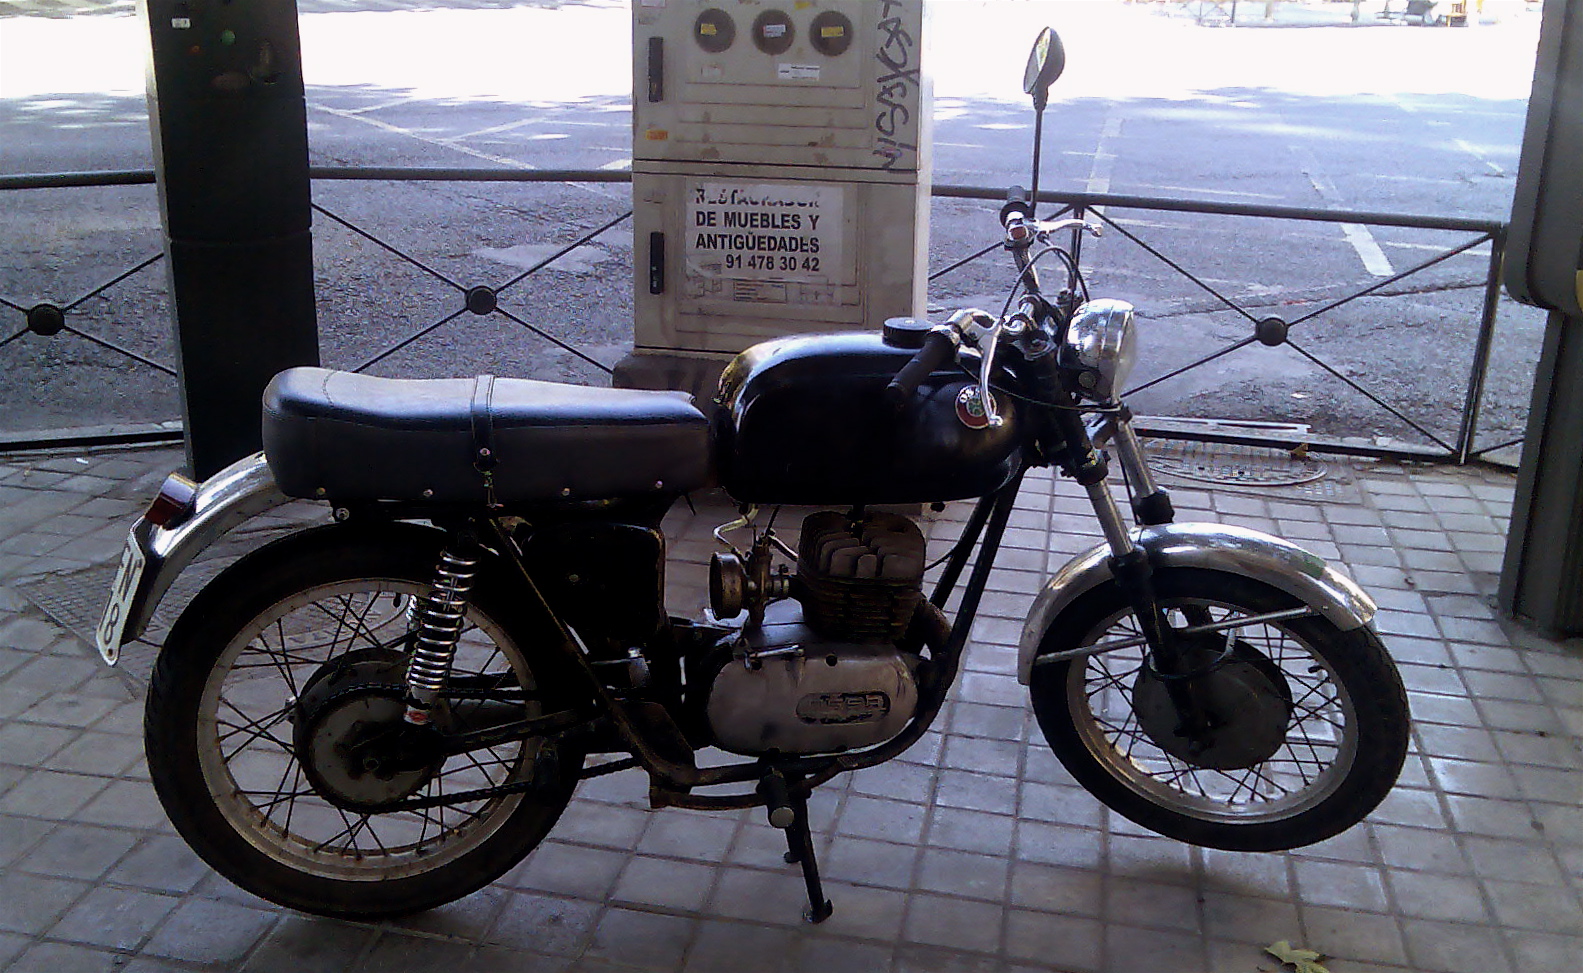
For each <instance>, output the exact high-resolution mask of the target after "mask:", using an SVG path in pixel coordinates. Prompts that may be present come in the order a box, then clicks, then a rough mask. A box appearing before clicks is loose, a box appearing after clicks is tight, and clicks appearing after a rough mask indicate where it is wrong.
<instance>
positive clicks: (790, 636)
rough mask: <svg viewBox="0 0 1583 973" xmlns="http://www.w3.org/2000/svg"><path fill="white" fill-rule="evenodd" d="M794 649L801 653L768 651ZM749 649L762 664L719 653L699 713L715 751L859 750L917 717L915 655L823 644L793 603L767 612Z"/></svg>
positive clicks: (780, 604) (752, 635)
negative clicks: (704, 704)
mask: <svg viewBox="0 0 1583 973" xmlns="http://www.w3.org/2000/svg"><path fill="white" fill-rule="evenodd" d="M793 648H796V649H797V650H799V651H796V652H787V651H780V652H777V651H776V650H789V649H793ZM747 649H748V653H749V655H750V656H760V657H761V658H759V660H758V661H757V662H756V663H755V664H754V665H753V666H750V665H748V664H746V663H744V661H743V660H742V659H741V658H738V657H735V656H734V655H733V654H732V653H730V652H722V653H721V656H722V658H721V664H720V666H719V669H718V670H717V671H716V674H715V675H714V678H713V681H712V683H711V685H710V687H709V702H708V704H707V707H706V714H707V718H708V721H709V726H710V728H711V730H712V732H713V735H714V738H715V744H716V745H717V746H719V747H720V748H721V749H723V750H728V751H730V752H732V753H738V754H744V755H748V756H757V755H760V754H765V753H769V752H771V751H775V752H778V753H783V754H814V753H837V752H840V751H844V750H856V749H861V748H864V747H870V746H874V745H876V744H879V743H883V742H885V741H886V740H889V739H890V738H891V737H893V736H895V735H896V734H898V733H900V732H901V731H902V729H903V728H904V727H905V726H906V725H907V722H908V720H910V719H911V718H912V716H913V713H914V712H916V711H917V708H918V682H917V668H918V665H919V659H918V657H917V656H915V655H912V654H911V653H907V652H902V651H901V650H899V649H897V648H896V647H895V646H894V645H888V644H858V643H851V642H835V641H829V640H826V639H822V638H820V636H819V635H818V634H817V633H815V632H814V630H813V629H812V628H810V627H809V626H808V625H807V623H805V622H804V621H803V615H802V606H801V605H799V604H798V603H797V602H796V601H794V600H791V599H786V600H783V601H777V602H775V603H773V604H771V605H769V606H768V607H767V608H766V609H765V613H764V624H763V625H762V626H760V627H759V628H758V629H757V630H755V631H753V632H750V633H748V635H747ZM765 653H773V654H770V655H768V656H767V657H763V656H764V654H765Z"/></svg>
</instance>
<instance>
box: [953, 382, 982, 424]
mask: <svg viewBox="0 0 1583 973" xmlns="http://www.w3.org/2000/svg"><path fill="white" fill-rule="evenodd" d="M956 417H957V419H959V420H960V421H961V423H962V425H964V426H966V427H967V428H969V429H988V428H989V413H988V412H987V411H986V410H985V408H984V396H983V395H981V394H979V388H978V386H977V385H965V386H963V387H962V391H960V392H958V393H957V396H956Z"/></svg>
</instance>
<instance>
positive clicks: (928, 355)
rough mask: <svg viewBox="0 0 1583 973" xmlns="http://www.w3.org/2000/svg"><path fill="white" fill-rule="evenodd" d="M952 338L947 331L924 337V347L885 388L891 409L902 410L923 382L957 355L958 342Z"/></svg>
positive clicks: (930, 333) (933, 332) (931, 332)
mask: <svg viewBox="0 0 1583 973" xmlns="http://www.w3.org/2000/svg"><path fill="white" fill-rule="evenodd" d="M951 337H952V336H951V334H950V333H949V332H947V331H930V332H929V333H928V334H927V335H925V336H924V339H923V347H922V348H919V349H918V353H917V354H915V355H913V356H912V360H911V361H909V362H907V364H905V365H903V366H902V367H901V371H899V372H897V373H896V377H895V378H893V379H891V380H890V384H889V385H887V386H885V401H886V402H888V403H889V404H890V406H891V408H894V409H900V408H901V407H902V406H904V405H906V404H907V402H908V401H910V400H911V399H912V397H913V394H914V393H915V392H917V391H918V386H919V385H921V384H922V383H923V380H924V379H926V378H928V377H929V375H930V373H932V372H933V371H934V370H935V369H937V368H939V367H940V366H941V365H943V364H945V362H946V360H947V359H949V358H950V357H952V356H953V355H954V354H955V353H956V342H955V341H953V340H951Z"/></svg>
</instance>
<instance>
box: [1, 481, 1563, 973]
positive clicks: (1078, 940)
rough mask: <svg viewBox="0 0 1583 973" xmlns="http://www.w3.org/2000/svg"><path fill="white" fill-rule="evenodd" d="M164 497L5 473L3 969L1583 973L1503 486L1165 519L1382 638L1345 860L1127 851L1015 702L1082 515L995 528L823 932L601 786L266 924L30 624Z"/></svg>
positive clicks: (115, 708) (1558, 683)
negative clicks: (1385, 787) (1258, 558)
mask: <svg viewBox="0 0 1583 973" xmlns="http://www.w3.org/2000/svg"><path fill="white" fill-rule="evenodd" d="M177 462H178V456H177V454H175V453H174V452H172V451H169V450H150V451H132V452H105V453H100V454H90V455H84V456H63V455H58V454H57V455H52V456H50V457H38V458H24V457H17V456H10V457H0V580H3V581H4V584H5V587H4V588H0V717H3V721H0V869H3V871H0V964H4V965H5V967H6V968H7V969H10V970H15V971H19V973H20V971H24V970H29V971H31V970H49V971H59V970H72V971H75V970H84V971H100V970H103V971H109V970H124V971H127V973H133V971H137V973H146V971H153V970H198V969H204V970H247V971H254V970H257V971H266V970H271V971H272V970H283V971H291V973H312V971H317V970H336V971H347V973H362V971H378V970H400V971H413V973H419V971H425V970H444V971H447V973H464V971H472V970H522V971H543V970H567V969H570V970H583V971H595V970H603V971H609V970H633V969H645V970H647V969H658V970H673V969H675V970H689V971H691V970H699V971H703V970H729V971H759V970H784V971H803V970H807V971H821V973H824V971H830V973H835V971H844V970H851V971H862V973H869V971H897V973H900V971H915V970H916V971H925V970H928V971H945V970H1002V969H1004V970H1047V969H1056V970H1116V971H1143V970H1151V971H1152V970H1162V971H1167V970H1168V971H1171V973H1191V971H1195V970H1214V971H1217V973H1253V971H1257V970H1274V969H1277V968H1279V964H1278V963H1276V962H1275V961H1274V960H1273V959H1272V958H1271V957H1269V956H1265V955H1263V954H1262V953H1261V948H1262V947H1263V946H1265V945H1267V944H1270V943H1272V942H1274V941H1277V940H1288V941H1290V942H1292V943H1293V944H1297V945H1303V946H1307V947H1309V948H1312V949H1316V950H1319V951H1320V952H1322V953H1324V954H1326V955H1327V956H1328V957H1330V958H1329V959H1328V960H1327V961H1326V966H1327V967H1328V968H1329V969H1330V970H1331V971H1333V973H1346V971H1360V970H1370V971H1383V970H1403V969H1410V970H1435V971H1469V973H1497V971H1507V970H1513V971H1562V970H1578V969H1583V907H1580V903H1579V897H1578V896H1579V890H1580V889H1583V809H1580V807H1579V798H1580V796H1583V787H1580V782H1583V776H1580V775H1579V774H1578V768H1579V764H1580V762H1583V756H1580V751H1579V744H1580V738H1583V658H1580V657H1579V652H1578V648H1579V647H1578V646H1576V645H1573V646H1570V647H1568V646H1564V645H1558V644H1556V643H1552V642H1548V641H1545V640H1542V639H1539V638H1536V637H1534V636H1532V635H1530V634H1527V633H1525V632H1523V631H1521V630H1518V629H1514V628H1512V627H1510V626H1508V625H1506V624H1503V623H1501V622H1500V621H1499V620H1498V619H1497V618H1496V617H1495V616H1494V613H1493V612H1492V610H1491V608H1490V604H1489V598H1488V595H1489V593H1490V591H1491V590H1492V585H1493V581H1494V574H1495V572H1496V571H1497V570H1498V568H1499V560H1500V551H1501V547H1502V536H1503V535H1502V532H1503V530H1504V529H1505V525H1506V522H1507V517H1508V513H1509V506H1510V498H1511V493H1512V481H1511V478H1510V477H1509V476H1506V475H1504V474H1500V473H1496V472H1492V471H1482V470H1451V469H1434V468H1427V467H1415V468H1411V469H1404V468H1403V467H1401V466H1397V465H1390V464H1381V465H1374V464H1366V463H1365V464H1361V465H1357V466H1351V467H1343V468H1341V469H1338V470H1337V477H1338V479H1341V480H1346V481H1347V488H1346V489H1344V490H1340V491H1338V492H1337V493H1336V494H1335V495H1333V496H1331V497H1329V498H1328V500H1327V501H1326V502H1324V503H1322V504H1321V503H1314V502H1308V501H1304V500H1294V499H1290V498H1283V499H1273V498H1272V497H1271V496H1270V495H1268V494H1267V495H1265V496H1259V495H1257V494H1254V493H1252V492H1249V491H1245V490H1238V491H1232V490H1216V491H1204V490H1196V489H1177V490H1175V491H1174V492H1175V497H1176V499H1177V502H1178V506H1179V508H1180V509H1181V510H1182V512H1183V515H1184V519H1185V518H1198V519H1220V520H1225V521H1229V522H1234V523H1240V524H1245V525H1248V526H1253V527H1259V528H1263V529H1266V530H1273V531H1275V532H1277V533H1281V534H1284V535H1286V536H1289V537H1292V538H1294V539H1296V540H1298V541H1299V542H1301V543H1304V544H1306V545H1308V546H1309V547H1311V548H1312V549H1313V550H1315V551H1316V552H1318V553H1320V554H1321V555H1323V556H1325V557H1327V558H1331V559H1334V560H1338V561H1339V562H1340V563H1341V564H1342V565H1344V566H1345V567H1346V568H1347V569H1348V570H1349V571H1350V572H1351V573H1352V574H1353V575H1354V576H1356V577H1358V578H1359V579H1360V580H1361V581H1362V582H1364V583H1365V585H1367V586H1368V587H1369V588H1370V590H1371V591H1372V592H1373V593H1374V595H1375V596H1376V597H1377V598H1378V600H1379V601H1380V603H1381V605H1382V606H1383V611H1382V612H1381V615H1380V618H1379V627H1380V628H1381V630H1382V631H1383V633H1384V634H1385V638H1386V641H1387V643H1388V645H1389V646H1390V648H1391V649H1392V651H1393V652H1394V654H1395V656H1396V658H1397V660H1398V661H1399V662H1400V664H1401V667H1402V670H1403V672H1404V674H1405V677H1406V681H1407V685H1408V687H1409V689H1410V690H1411V693H1412V702H1413V707H1414V715H1415V718H1416V726H1415V730H1414V735H1413V741H1414V745H1413V751H1412V753H1411V755H1410V757H1409V760H1408V764H1407V768H1406V771H1405V773H1404V775H1403V777H1402V781H1401V784H1400V786H1399V787H1398V789H1397V790H1396V791H1395V792H1394V793H1393V794H1392V795H1391V796H1390V797H1389V798H1388V799H1387V800H1386V801H1385V803H1384V804H1383V805H1382V806H1381V808H1380V809H1379V810H1378V811H1377V812H1376V813H1375V814H1374V815H1373V816H1372V817H1371V818H1370V819H1369V820H1368V821H1367V822H1366V823H1365V824H1363V825H1361V826H1359V827H1357V828H1355V829H1353V830H1352V831H1350V832H1348V833H1346V834H1344V835H1341V836H1340V837H1338V838H1335V839H1332V840H1330V841H1327V842H1324V843H1322V844H1319V845H1315V846H1311V847H1308V848H1304V849H1300V850H1298V851H1295V852H1291V853H1285V854H1266V855H1255V854H1230V853H1223V852H1215V851H1204V850H1200V849H1195V848H1191V847H1188V846H1185V845H1181V844H1177V843H1175V842H1172V841H1166V840H1162V839H1159V838H1155V837H1152V836H1150V835H1148V834H1147V833H1142V832H1140V831H1139V830H1138V829H1136V828H1135V827H1133V826H1131V825H1129V824H1128V823H1127V822H1125V821H1123V820H1121V819H1119V818H1118V817H1117V816H1115V815H1113V814H1110V813H1109V812H1107V811H1106V810H1105V809H1104V808H1103V807H1102V806H1101V805H1100V804H1098V803H1097V802H1096V801H1094V800H1093V799H1092V798H1090V797H1088V796H1087V795H1086V794H1085V793H1084V792H1082V791H1081V790H1079V789H1078V788H1076V787H1075V786H1074V785H1073V784H1072V782H1071V780H1070V778H1068V777H1067V776H1066V775H1065V773H1064V772H1063V771H1062V770H1061V769H1060V767H1059V766H1058V765H1057V763H1056V762H1055V760H1054V759H1053V758H1052V757H1051V756H1050V754H1049V753H1048V751H1047V750H1046V749H1045V747H1044V745H1043V743H1042V741H1041V739H1040V738H1039V734H1038V731H1037V729H1034V728H1032V727H1031V721H1030V718H1029V715H1028V712H1027V709H1026V707H1025V705H1024V696H1023V693H1022V691H1021V690H1020V688H1019V687H1018V686H1017V685H1016V683H1015V681H1014V677H1013V675H1012V674H1011V668H1012V662H1013V659H1014V652H1013V651H1012V650H1011V649H1010V648H1009V646H1010V645H1012V644H1013V643H1014V641H1015V638H1016V634H1017V631H1018V628H1019V624H1020V618H1021V615H1022V613H1023V612H1024V611H1025V609H1026V606H1027V603H1028V599H1029V597H1030V593H1031V592H1032V591H1033V590H1035V588H1036V587H1037V585H1038V584H1039V582H1040V580H1041V577H1042V574H1043V572H1045V571H1047V570H1049V569H1050V568H1051V567H1053V566H1054V565H1056V564H1058V563H1060V562H1061V561H1062V560H1064V558H1065V557H1067V556H1068V555H1070V554H1071V553H1073V552H1075V551H1076V550H1079V549H1081V548H1084V547H1087V546H1088V545H1090V544H1091V543H1093V542H1094V541H1095V537H1094V536H1093V534H1092V532H1091V529H1090V527H1091V524H1092V520H1091V517H1089V516H1088V515H1086V513H1085V508H1084V504H1083V502H1082V501H1081V500H1080V499H1079V497H1078V494H1077V493H1076V492H1075V491H1074V490H1073V489H1072V488H1071V487H1070V486H1069V485H1067V484H1056V485H1052V483H1051V481H1050V479H1049V478H1048V477H1044V478H1039V479H1035V480H1034V481H1033V482H1031V483H1030V484H1029V486H1028V488H1027V489H1026V491H1025V493H1024V498H1023V504H1022V506H1021V508H1020V509H1019V510H1018V512H1017V513H1016V515H1015V520H1014V523H1013V530H1012V531H1011V532H1010V534H1009V536H1008V543H1009V545H1010V546H1009V548H1008V549H1007V551H1006V555H1005V557H1004V559H1003V562H1002V563H1003V564H1004V565H1005V568H1004V569H1003V570H999V571H998V572H997V574H996V576H995V579H994V582H993V586H994V588H995V593H994V594H993V595H992V596H991V597H990V598H989V599H988V603H987V606H986V608H987V610H988V612H989V614H988V616H987V617H985V618H984V619H983V620H982V621H981V623H980V625H979V626H978V628H977V631H976V633H975V640H974V642H973V645H972V647H971V648H970V651H969V655H968V663H967V665H968V671H967V672H966V674H965V678H964V679H963V680H962V681H961V684H960V686H959V688H958V691H957V693H956V696H955V698H954V700H953V702H952V703H951V704H950V706H949V708H948V709H947V711H946V712H945V713H944V714H943V715H942V718H941V720H940V725H939V729H940V731H941V732H939V733H936V734H932V735H931V736H930V737H929V738H928V739H926V740H925V741H924V742H922V743H920V744H919V745H918V746H917V747H916V748H914V750H912V751H911V752H909V753H908V754H907V755H906V759H905V760H903V761H897V762H894V763H891V764H889V765H886V766H883V767H880V768H875V769H873V770H868V771H863V772H861V773H859V774H857V775H855V776H853V777H851V778H850V779H846V780H838V781H837V782H836V783H835V784H832V785H830V786H828V787H827V788H825V789H823V790H821V792H820V793H819V794H818V795H816V800H815V802H814V813H813V818H814V826H815V829H816V831H817V836H816V837H817V841H818V844H819V847H820V850H821V854H822V861H823V864H824V866H825V872H826V874H827V876H828V877H829V879H830V889H829V891H830V894H831V897H832V898H833V899H834V901H835V905H836V912H835V915H834V917H833V918H832V919H831V920H830V921H829V922H827V923H825V924H824V925H821V926H807V925H804V924H801V923H800V922H799V921H798V919H799V910H800V904H801V901H800V900H801V896H802V888H801V882H800V881H799V880H798V878H797V873H796V871H795V869H794V867H792V866H787V865H784V864H782V863H781V861H780V852H781V850H782V848H783V846H782V845H781V844H780V835H779V833H777V832H775V831H772V830H771V829H770V828H768V827H767V826H766V825H765V824H764V823H763V820H762V812H752V813H747V812H744V813H741V814H701V813H698V812H688V811H675V810H669V811H660V812H649V811H648V810H646V809H645V805H644V800H643V798H644V786H643V782H642V781H641V780H640V779H639V778H638V776H637V775H636V773H634V772H627V773H624V774H618V775H615V776H612V777H608V778H604V779H601V780H597V781H593V782H589V783H587V784H585V785H584V786H583V788H582V790H581V791H580V792H579V797H578V799H577V800H576V801H575V802H574V804H573V805H572V807H571V808H570V810H569V811H568V813H567V814H566V816H565V817H564V818H563V819H562V822H561V824H560V825H559V826H558V828H557V829H556V831H555V832H554V833H553V835H552V837H551V839H550V840H549V841H547V842H546V843H545V844H544V845H543V846H542V847H541V848H540V849H539V850H538V851H537V852H536V853H535V854H534V855H533V856H531V857H530V858H529V859H528V860H527V861H526V862H525V863H524V864H523V865H521V866H520V867H518V868H517V869H516V870H515V871H513V872H512V873H510V874H509V875H508V877H507V878H505V879H504V880H502V881H500V882H498V883H496V884H495V885H494V886H492V887H491V888H489V889H487V890H485V891H484V892H481V893H479V894H477V895H474V896H471V897H469V898H467V899H465V900H463V901H461V902H458V903H455V904H453V905H451V906H449V907H446V908H442V909H438V910H435V911H433V912H431V913H428V914H425V915H421V916H418V917H415V918H412V919H409V920H406V921H402V922H392V923H382V924H377V925H358V924H348V923H343V922H334V921H326V920H320V919H315V918H312V917H307V916H302V915H298V914H294V913H290V912H285V911H282V910H280V909H277V908H274V907H272V906H270V905H269V904H267V903H265V902H262V901H260V900H258V899H255V898H253V897H251V896H249V895H246V894H244V893H241V892H239V891H237V890H236V889H235V888H233V887H231V886H230V885H229V884H228V883H226V882H225V881H223V880H221V879H219V878H218V877H217V876H215V875H213V874H212V873H210V872H209V871H208V869H207V868H205V867H204V866H203V865H202V864H201V863H199V862H198V861H197V860H196V859H195V858H194V857H193V856H192V855H191V854H190V853H189V852H188V851H187V850H186V849H185V847H184V846H183V845H182V844H181V842H180V841H179V840H178V839H176V838H175V837H174V836H173V834H172V832H171V830H170V828H169V826H168V825H167V824H166V823H165V820H164V816H163V814H162V813H161V811H160V809H159V807H158V805H157V804H156V802H155V800H154V797H153V794H152V792H151V789H150V787H149V785H148V782H147V776H146V771H145V768H144V763H143V760H142V756H141V741H140V737H139V715H140V714H139V709H140V706H139V695H140V689H139V680H140V678H141V677H142V676H143V675H145V674H146V668H147V655H146V653H144V654H142V655H140V654H138V653H132V654H131V657H130V658H129V660H128V662H127V664H126V666H125V668H124V669H123V670H119V671H111V670H108V669H105V668H104V667H102V666H101V665H99V663H98V662H97V659H96V656H95V655H94V654H93V651H92V649H91V648H90V647H89V646H88V645H87V644H85V643H84V642H83V641H82V639H81V638H80V637H79V636H78V635H75V634H73V632H72V631H71V629H69V628H68V627H66V626H65V625H63V624H61V623H60V622H58V621H56V620H54V619H52V618H51V617H50V616H49V615H46V614H45V613H44V612H43V611H41V610H40V608H39V607H37V605H36V604H35V602H39V603H45V604H50V605H52V606H53V607H52V611H53V612H54V613H55V615H57V616H59V617H60V618H64V619H66V620H67V622H71V619H72V618H73V617H75V616H73V614H72V612H73V610H74V609H72V608H70V606H69V603H70V602H71V600H72V599H71V593H72V592H73V591H74V590H75V591H76V592H77V596H76V597H77V601H78V603H79V604H78V607H77V608H76V609H75V611H76V612H77V614H78V615H81V613H82V611H83V609H82V605H84V604H86V605H89V606H90V608H89V610H91V609H92V608H93V607H96V604H95V603H96V602H97V601H98V599H99V598H100V597H101V596H100V594H99V593H98V590H97V586H98V585H102V584H103V583H104V582H105V580H106V579H107V574H106V571H105V569H104V567H103V566H104V565H106V564H107V563H108V562H110V561H112V560H113V559H114V557H115V555H116V552H117V549H118V547H119V545H120V543H121V538H122V537H123V535H124V532H125V529H126V526H127V523H128V521H129V519H130V517H131V516H132V515H133V513H134V512H135V510H136V509H137V508H138V507H139V506H140V505H141V504H142V502H143V501H144V500H145V499H146V498H147V497H148V496H150V495H151V493H152V491H153V489H154V486H155V484H157V482H158V481H159V479H160V478H161V477H162V476H163V474H164V473H165V472H166V471H167V470H168V469H169V468H172V467H173V466H174V465H175V464H176V463H177ZM724 513H725V511H724V510H723V509H721V508H711V507H709V506H707V505H705V506H701V507H700V509H699V512H698V513H697V514H690V513H688V512H687V511H686V510H685V508H683V509H682V510H681V511H680V512H679V513H678V514H677V516H676V517H675V518H674V520H673V522H672V524H671V527H672V528H674V533H673V538H674V539H675V540H674V550H675V552H676V554H677V555H678V557H680V558H681V559H683V560H684V561H686V562H690V563H683V564H681V565H679V566H677V567H676V568H675V569H674V570H673V572H672V573H673V581H674V582H675V584H676V586H677V595H678V598H677V602H678V603H683V602H687V601H694V602H696V601H697V599H698V594H697V590H696V588H689V586H690V585H696V583H697V581H698V580H699V575H700V572H701V570H702V567H701V561H702V559H703V558H704V557H705V556H706V555H707V553H708V550H709V544H708V542H707V531H706V528H707V527H712V526H713V525H714V524H715V523H717V522H718V521H719V520H721V519H723V515H724ZM957 516H958V514H957V513H956V512H955V511H954V510H953V511H949V512H948V513H947V514H946V515H944V516H943V517H941V518H939V519H938V520H937V521H936V522H935V524H934V525H933V529H934V532H935V533H936V534H938V535H945V534H948V533H949V532H950V530H951V529H952V527H953V522H954V518H955V517H957ZM96 566H97V567H96ZM74 572H84V573H82V574H81V575H74ZM74 585H75V588H74V587H73V586H74ZM63 592H64V593H65V594H63ZM63 605H66V606H67V607H62V606H63ZM672 607H673V609H676V608H678V607H681V606H680V604H673V606H672ZM73 627H75V628H81V625H80V623H79V624H76V625H73Z"/></svg>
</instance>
